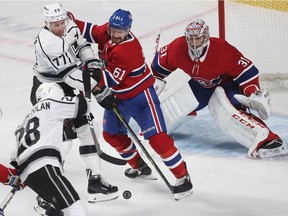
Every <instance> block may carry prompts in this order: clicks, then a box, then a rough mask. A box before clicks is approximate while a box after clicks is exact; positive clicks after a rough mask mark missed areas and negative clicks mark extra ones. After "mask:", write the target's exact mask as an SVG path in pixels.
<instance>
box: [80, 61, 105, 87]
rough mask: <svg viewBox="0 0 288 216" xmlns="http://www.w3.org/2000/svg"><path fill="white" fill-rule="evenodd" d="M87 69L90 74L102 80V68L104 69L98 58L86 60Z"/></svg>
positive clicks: (98, 80)
mask: <svg viewBox="0 0 288 216" xmlns="http://www.w3.org/2000/svg"><path fill="white" fill-rule="evenodd" d="M85 65H86V68H87V69H86V70H85V71H84V73H85V72H88V73H89V74H90V76H91V77H92V78H93V79H94V80H96V81H97V82H98V83H99V82H100V81H101V77H102V75H101V70H102V63H101V62H100V60H98V59H91V60H88V61H87V62H86V64H85Z"/></svg>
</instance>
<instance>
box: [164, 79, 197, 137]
mask: <svg viewBox="0 0 288 216" xmlns="http://www.w3.org/2000/svg"><path fill="white" fill-rule="evenodd" d="M159 99H160V102H161V109H162V112H163V116H164V119H165V123H166V127H167V133H170V132H172V131H173V130H174V129H175V128H177V127H178V126H179V125H180V124H182V123H183V122H186V121H187V120H190V119H191V116H189V117H187V115H188V114H189V113H191V112H192V111H194V110H195V109H196V108H197V107H198V105H199V102H198V101H197V99H196V97H195V95H194V94H193V92H192V90H191V88H190V86H189V84H188V83H185V85H183V83H181V85H178V86H176V87H174V88H171V89H170V90H168V91H167V92H165V94H163V93H162V94H161V95H160V96H159Z"/></svg>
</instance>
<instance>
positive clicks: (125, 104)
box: [70, 9, 192, 199]
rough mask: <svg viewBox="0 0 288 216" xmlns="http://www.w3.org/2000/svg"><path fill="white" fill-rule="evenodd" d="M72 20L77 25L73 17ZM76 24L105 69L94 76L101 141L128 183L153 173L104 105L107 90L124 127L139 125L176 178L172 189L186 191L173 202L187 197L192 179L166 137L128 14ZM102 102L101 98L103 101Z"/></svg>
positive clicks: (157, 103) (150, 77)
mask: <svg viewBox="0 0 288 216" xmlns="http://www.w3.org/2000/svg"><path fill="white" fill-rule="evenodd" d="M70 18H71V19H74V20H75V18H74V17H73V15H72V14H70ZM75 22H76V24H77V25H78V27H79V28H80V31H81V32H82V34H83V35H84V37H85V38H86V39H87V41H89V42H93V43H97V44H98V50H99V57H100V59H101V60H102V61H103V64H104V65H105V66H104V68H103V70H102V71H101V72H100V73H101V74H100V73H99V74H96V75H95V79H96V80H97V81H98V82H99V83H98V85H99V86H100V87H101V90H100V91H99V90H98V91H96V92H94V94H96V99H97V101H98V102H99V104H100V105H102V106H103V107H104V108H106V109H105V111H104V120H103V122H104V124H103V137H104V139H105V140H106V142H108V143H109V144H110V145H111V146H113V147H114V148H115V149H116V150H117V151H118V152H119V153H120V155H121V156H122V157H123V158H125V159H126V160H127V161H128V163H129V165H130V166H131V168H128V169H127V170H126V171H125V175H126V176H127V177H129V178H148V176H150V175H151V169H150V167H149V166H148V165H147V164H146V163H145V161H144V160H143V159H142V158H141V156H140V154H139V152H138V151H137V149H136V146H135V144H134V143H133V142H132V141H131V139H130V138H129V137H128V135H127V129H126V128H125V127H124V125H123V124H122V123H121V122H120V121H119V120H118V119H117V116H116V115H115V113H114V112H113V111H112V110H111V109H112V107H111V103H110V102H109V103H106V102H107V100H106V101H105V99H107V98H105V95H109V96H111V94H109V93H108V92H109V91H110V90H109V89H108V88H110V89H111V91H112V92H113V94H114V95H115V97H116V99H117V101H118V102H119V103H118V110H119V111H120V112H121V114H122V115H123V117H124V118H125V120H126V121H127V122H128V121H129V120H130V119H131V118H133V119H134V120H135V121H136V122H137V123H138V125H139V126H140V128H141V130H142V133H143V135H144V137H145V139H148V140H149V143H150V145H151V146H152V148H153V149H154V150H155V151H156V152H157V153H158V154H159V155H160V157H161V158H162V160H163V162H164V163H165V165H166V166H167V167H168V168H169V169H170V171H171V172H172V173H173V174H174V176H175V178H176V179H177V180H176V185H177V186H179V187H182V188H183V191H185V192H184V193H176V194H175V199H180V198H183V197H185V196H188V195H189V194H190V193H191V192H192V184H191V181H190V176H189V174H188V171H187V168H186V165H185V162H184V160H183V158H182V156H181V154H180V152H179V151H178V149H177V147H176V146H175V145H174V141H173V139H172V138H171V137H170V136H168V135H167V133H166V125H165V122H164V119H163V115H162V111H161V108H160V102H159V99H158V96H157V94H156V92H155V89H154V88H153V83H154V77H153V75H152V73H151V71H150V69H149V67H148V65H147V64H146V63H145V58H144V56H143V51H142V47H141V45H140V43H139V41H138V39H137V38H136V37H135V35H134V34H133V33H132V32H131V31H130V28H131V25H132V16H131V13H130V12H129V11H125V10H122V9H118V10H116V11H115V12H114V13H113V14H112V16H111V17H110V19H109V22H108V23H105V24H103V25H93V24H91V23H88V22H84V21H80V20H75ZM102 96H103V97H102ZM112 97H113V96H112ZM99 98H100V100H99ZM103 98H105V99H104V100H103V101H102V99H103ZM108 98H109V97H108ZM112 102H113V100H112Z"/></svg>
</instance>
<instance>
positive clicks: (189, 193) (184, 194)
mask: <svg viewBox="0 0 288 216" xmlns="http://www.w3.org/2000/svg"><path fill="white" fill-rule="evenodd" d="M192 193H193V191H192V189H191V190H188V191H185V192H182V193H176V194H174V199H175V200H176V201H178V200H181V199H183V198H185V197H188V196H190V195H191V194H192Z"/></svg>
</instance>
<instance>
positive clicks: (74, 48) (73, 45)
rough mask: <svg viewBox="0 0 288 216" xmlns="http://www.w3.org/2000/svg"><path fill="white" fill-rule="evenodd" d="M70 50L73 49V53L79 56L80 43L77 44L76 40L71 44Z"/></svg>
mask: <svg viewBox="0 0 288 216" xmlns="http://www.w3.org/2000/svg"><path fill="white" fill-rule="evenodd" d="M70 48H71V50H72V51H73V53H74V54H75V55H77V54H78V52H79V46H78V43H77V41H76V40H74V41H73V42H71V43H70Z"/></svg>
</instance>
